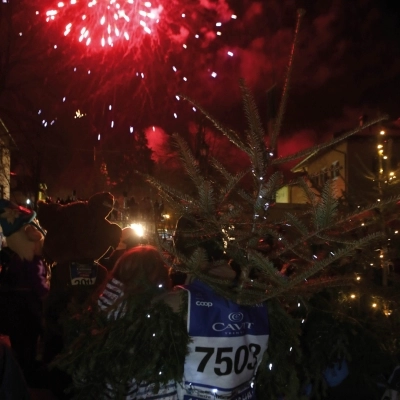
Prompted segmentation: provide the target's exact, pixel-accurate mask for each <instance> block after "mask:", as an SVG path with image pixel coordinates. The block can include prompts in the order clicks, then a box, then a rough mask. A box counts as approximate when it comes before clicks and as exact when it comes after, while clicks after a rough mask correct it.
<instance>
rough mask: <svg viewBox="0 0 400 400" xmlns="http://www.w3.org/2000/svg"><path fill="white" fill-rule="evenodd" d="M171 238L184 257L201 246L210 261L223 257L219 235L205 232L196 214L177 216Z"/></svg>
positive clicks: (202, 223)
mask: <svg viewBox="0 0 400 400" xmlns="http://www.w3.org/2000/svg"><path fill="white" fill-rule="evenodd" d="M173 240H174V247H175V249H176V250H177V251H178V252H179V253H181V254H182V255H184V256H185V257H190V256H191V255H192V254H193V252H194V251H195V250H196V248H198V247H201V248H202V249H204V250H205V251H206V253H207V258H208V261H210V262H211V261H218V260H221V259H222V258H224V252H223V243H222V238H221V235H220V234H218V233H217V234H215V233H214V234H213V233H209V232H207V231H206V228H205V226H204V222H203V221H202V219H201V218H200V217H198V216H193V217H187V216H183V217H181V218H179V220H178V222H177V224H176V228H175V233H174V238H173Z"/></svg>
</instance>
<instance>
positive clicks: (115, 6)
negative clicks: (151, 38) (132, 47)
mask: <svg viewBox="0 0 400 400" xmlns="http://www.w3.org/2000/svg"><path fill="white" fill-rule="evenodd" d="M162 11H163V7H162V6H161V5H160V4H158V5H154V3H151V2H149V1H138V0H135V1H134V0H125V1H117V0H90V1H89V2H82V1H79V0H70V1H69V2H65V3H64V2H58V3H57V6H56V8H54V9H52V10H48V11H47V12H46V21H48V22H50V21H54V20H56V19H57V20H58V21H59V22H63V23H65V25H64V28H63V29H64V35H65V36H67V35H73V36H75V38H76V39H77V40H78V41H79V42H82V43H85V44H86V45H87V46H89V45H93V44H95V45H101V46H102V47H105V46H114V44H115V43H116V42H118V41H122V40H128V41H129V40H132V39H133V40H138V39H139V38H141V37H142V36H143V35H148V34H151V33H153V30H154V29H155V25H156V24H157V23H158V22H159V18H160V14H161V13H162Z"/></svg>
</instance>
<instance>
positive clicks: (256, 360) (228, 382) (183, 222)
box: [163, 217, 269, 400]
mask: <svg viewBox="0 0 400 400" xmlns="http://www.w3.org/2000/svg"><path fill="white" fill-rule="evenodd" d="M202 231H203V228H202V222H201V219H200V218H198V217H195V218H193V219H192V218H187V217H182V218H181V219H180V220H179V221H178V223H177V227H176V231H175V235H174V246H175V249H176V250H177V251H178V252H179V253H180V254H182V255H183V256H184V257H186V258H188V257H190V256H191V255H192V253H193V252H194V251H195V250H196V248H198V247H201V248H202V249H203V250H205V252H206V254H207V257H208V262H210V263H211V262H213V261H218V260H219V261H222V260H224V258H225V255H224V251H223V246H222V244H221V243H220V238H219V237H214V238H210V236H209V235H206V234H205V233H203V234H202ZM225 261H226V262H220V263H218V267H214V268H211V270H210V272H209V273H210V274H211V275H214V276H216V277H219V278H222V279H224V280H227V281H231V282H232V285H234V283H235V281H236V280H237V274H238V273H240V270H238V269H236V272H235V270H234V269H233V268H232V267H231V266H230V265H229V262H228V260H225ZM184 293H188V294H189V296H186V295H184ZM186 299H187V300H186ZM163 300H164V301H165V302H166V303H167V304H168V305H170V306H171V307H172V308H173V310H174V311H175V312H179V310H180V309H181V308H182V306H183V307H186V309H187V329H188V333H189V336H190V338H191V342H190V344H189V352H188V355H187V356H186V360H185V365H184V374H183V376H182V381H181V382H177V391H178V398H179V399H186V398H190V397H191V396H193V397H194V398H197V397H201V398H203V397H204V398H210V399H212V398H223V399H226V400H230V399H237V398H242V399H249V400H252V399H255V387H254V386H255V385H254V379H255V376H256V372H257V369H258V366H259V364H260V363H261V360H262V358H263V354H264V353H265V351H266V349H267V345H268V338H269V321H268V313H267V308H266V305H265V304H256V305H254V306H243V305H240V304H237V303H235V302H234V301H232V300H230V299H227V298H224V297H222V296H220V295H219V294H218V293H216V292H215V290H213V289H212V288H211V286H209V285H207V284H206V283H205V282H203V281H201V280H199V279H195V278H193V277H191V276H190V275H189V276H188V278H187V281H186V284H185V285H183V286H180V287H179V286H177V287H176V288H175V290H174V291H171V292H169V293H167V294H165V295H164V298H163ZM216 396H218V397H216Z"/></svg>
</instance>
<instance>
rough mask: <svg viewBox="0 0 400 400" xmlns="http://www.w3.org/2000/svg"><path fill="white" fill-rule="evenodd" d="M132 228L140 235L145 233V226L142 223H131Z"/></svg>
mask: <svg viewBox="0 0 400 400" xmlns="http://www.w3.org/2000/svg"><path fill="white" fill-rule="evenodd" d="M131 228H132V229H133V230H134V231H135V233H136V234H137V235H138V236H140V237H142V236H143V235H144V227H143V225H142V224H131Z"/></svg>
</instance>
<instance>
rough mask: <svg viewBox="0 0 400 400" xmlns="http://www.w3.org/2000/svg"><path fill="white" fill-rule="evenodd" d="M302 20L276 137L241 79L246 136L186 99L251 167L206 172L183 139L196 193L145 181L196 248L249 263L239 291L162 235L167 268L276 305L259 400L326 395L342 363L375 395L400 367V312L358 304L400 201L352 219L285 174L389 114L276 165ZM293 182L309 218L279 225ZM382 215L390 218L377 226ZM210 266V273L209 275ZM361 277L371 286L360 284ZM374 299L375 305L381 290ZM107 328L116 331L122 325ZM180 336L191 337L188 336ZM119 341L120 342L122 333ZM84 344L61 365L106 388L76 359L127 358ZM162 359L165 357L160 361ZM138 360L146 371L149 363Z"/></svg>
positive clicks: (289, 217) (360, 211) (213, 167)
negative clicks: (275, 209) (209, 247)
mask: <svg viewBox="0 0 400 400" xmlns="http://www.w3.org/2000/svg"><path fill="white" fill-rule="evenodd" d="M302 15H303V12H302V11H300V12H299V14H298V23H297V27H296V31H295V39H294V42H293V48H292V52H291V55H290V61H289V68H288V74H287V79H286V81H285V84H284V87H283V92H282V96H281V101H280V105H279V108H278V110H277V114H276V118H275V121H274V123H273V124H272V126H271V129H268V135H267V131H266V130H265V129H264V127H263V124H262V122H261V121H262V120H261V117H260V114H259V112H258V109H257V105H256V102H255V99H254V98H253V96H252V93H251V92H250V90H249V89H248V87H247V86H246V84H245V82H243V81H242V82H241V83H240V87H241V91H242V96H243V107H244V114H245V117H246V119H247V125H248V126H247V129H246V130H245V131H244V132H241V131H237V130H235V129H234V128H228V127H226V126H224V125H223V124H222V123H220V122H219V121H218V120H217V119H215V118H214V117H213V116H212V115H211V114H210V113H208V112H207V111H206V110H204V109H203V108H202V107H201V105H199V104H197V103H196V102H195V101H193V100H191V99H189V98H187V97H185V96H182V97H183V98H185V99H186V100H187V101H188V102H190V103H191V104H193V105H194V106H195V107H196V108H197V109H198V110H200V111H201V112H202V113H203V114H204V116H205V117H206V119H207V120H208V121H209V122H210V123H212V124H213V126H214V127H215V128H216V130H218V131H219V132H220V133H222V134H223V135H224V136H226V137H227V138H228V139H229V140H230V142H231V143H232V144H233V145H235V146H236V147H237V148H238V149H239V150H240V151H241V152H243V154H244V155H245V156H246V157H247V158H248V165H249V166H248V168H246V169H245V170H242V171H240V172H238V173H231V172H230V171H229V169H228V168H227V167H225V166H224V165H223V164H222V162H220V161H219V160H217V159H214V158H212V157H211V156H209V165H208V168H207V171H206V173H205V171H204V170H203V169H202V168H200V165H199V162H198V160H197V159H196V156H195V155H194V154H193V152H192V151H191V149H190V146H189V144H188V143H187V142H186V141H185V140H184V139H182V137H180V136H179V135H176V134H175V135H173V140H174V141H175V144H176V146H177V149H178V151H179V154H180V159H181V162H182V164H183V166H184V169H185V172H186V173H187V175H188V176H189V177H190V179H191V181H192V182H193V185H194V187H195V189H196V191H195V193H193V192H190V194H189V193H187V192H184V191H181V190H178V189H176V188H174V187H172V186H170V185H168V184H166V183H165V182H161V181H160V180H158V179H157V178H156V177H154V176H151V175H143V174H142V173H139V174H140V175H141V176H145V177H146V179H147V181H148V182H149V183H150V184H151V185H153V187H155V188H156V189H157V190H158V193H159V194H160V196H162V198H163V200H164V202H165V203H167V204H168V205H169V206H170V207H172V209H173V210H175V212H176V213H177V214H178V215H179V216H184V217H186V218H187V219H188V220H190V221H191V222H192V223H193V225H194V226H195V228H194V229H191V230H190V232H188V233H189V234H190V235H191V236H192V238H193V242H194V243H195V244H196V243H197V244H201V243H202V242H204V241H207V243H210V242H212V243H213V246H215V248H216V249H219V250H221V251H223V252H224V253H225V254H226V256H227V258H229V259H230V260H231V262H232V265H236V266H240V270H241V274H240V278H239V279H238V281H237V282H236V283H235V284H234V285H232V282H230V281H227V280H224V279H221V278H216V277H214V276H212V275H211V274H209V273H208V272H209V270H210V269H211V268H213V267H214V266H215V265H213V264H214V263H212V262H211V263H210V262H207V261H208V260H207V258H206V254H205V251H204V250H203V249H202V248H201V247H198V248H197V249H196V251H195V252H194V253H193V255H192V256H190V257H185V256H184V255H183V254H180V253H178V252H177V250H176V249H173V248H172V249H171V248H170V247H169V246H167V245H165V244H164V243H162V242H161V241H160V240H159V239H158V237H155V239H154V240H155V241H156V242H157V243H158V246H159V247H160V248H161V249H162V250H163V252H164V253H168V254H169V255H170V257H166V261H168V262H169V260H173V259H179V260H180V261H181V262H180V263H179V264H174V263H172V262H171V263H170V264H171V267H173V268H175V269H177V270H179V271H181V272H184V273H189V274H191V275H193V276H195V277H197V278H199V279H201V280H202V281H204V282H206V283H208V284H209V285H211V286H212V287H213V289H215V291H216V292H217V293H220V294H221V295H223V296H225V297H227V298H231V299H233V300H235V301H237V302H239V303H242V304H256V303H259V302H262V301H266V302H267V304H268V309H269V316H270V325H271V335H270V341H269V348H268V351H267V353H266V355H265V357H264V359H263V360H262V363H261V366H260V368H259V372H258V374H259V376H258V380H257V390H258V398H260V399H267V398H268V399H278V398H282V396H284V398H285V399H301V398H308V397H307V396H306V395H307V389H308V388H310V392H311V395H312V397H313V398H324V396H326V395H327V393H328V389H329V388H328V387H327V383H326V379H324V373H326V371H327V368H329V367H330V366H332V365H335V364H338V363H339V364H340V363H343V362H348V363H349V364H350V363H352V364H351V365H352V367H353V371H354V370H356V371H357V370H358V373H357V374H356V375H357V377H360V379H364V381H362V380H360V383H359V387H362V386H361V385H362V383H361V382H366V383H369V384H370V385H369V386H368V388H371V390H374V389H377V382H378V379H377V377H378V375H379V374H381V373H383V372H388V371H390V369H391V368H393V365H394V364H393V363H394V361H393V358H392V357H393V356H395V355H396V354H397V353H398V344H397V342H398V340H397V337H394V335H393V334H390V335H388V332H389V331H390V329H392V328H393V327H396V326H398V322H397V320H398V317H397V315H396V307H395V304H394V303H393V302H392V303H390V304H391V306H390V307H391V315H385V314H384V313H382V312H375V313H372V314H371V305H370V304H369V303H368V301H362V300H363V299H362V296H361V295H360V296H357V297H356V296H355V297H354V298H353V297H352V294H353V293H355V292H356V291H360V290H361V286H360V283H362V282H365V284H366V287H367V288H368V287H369V288H371V286H373V283H374V273H375V272H376V271H375V270H373V269H369V268H367V266H366V262H367V260H368V259H369V258H370V257H371V249H372V250H374V249H376V248H378V247H379V246H380V244H381V243H382V241H384V240H386V236H385V235H386V232H385V230H384V229H382V227H383V226H384V225H383V224H382V218H384V219H386V218H388V217H389V214H391V213H389V212H388V213H387V214H383V213H380V211H379V210H382V209H383V208H385V209H387V210H390V208H392V207H393V204H395V203H396V202H397V201H398V200H400V195H398V194H396V195H392V196H389V197H388V198H386V199H385V198H383V197H382V198H381V199H380V201H379V202H373V203H370V204H366V205H364V206H363V207H362V208H361V207H360V208H357V209H355V210H350V209H346V208H343V207H340V203H339V200H338V199H337V198H335V196H334V193H333V191H332V186H331V182H329V181H328V182H327V183H326V184H325V185H324V187H323V188H322V189H321V193H320V194H319V195H317V194H316V193H315V191H313V190H312V189H311V188H310V187H309V186H308V185H307V182H306V181H305V180H304V178H299V179H297V180H295V181H290V182H285V180H284V175H283V173H282V171H281V170H280V166H282V165H283V164H284V163H287V162H290V161H293V160H296V159H301V158H303V157H307V156H308V155H310V154H312V153H315V152H316V151H320V150H323V149H326V148H328V147H330V146H332V145H334V144H336V143H339V142H340V141H342V140H344V139H345V138H347V137H349V136H351V135H354V134H356V133H359V132H360V131H362V130H363V129H366V128H368V127H369V126H374V125H375V124H378V123H380V122H381V121H383V120H384V119H385V117H382V118H377V119H376V120H372V121H370V122H368V123H365V124H363V126H357V127H356V128H355V129H353V130H351V131H349V132H346V133H344V134H343V135H341V136H340V137H336V138H334V139H333V140H331V141H329V142H327V143H324V144H321V145H318V146H315V147H312V148H309V149H306V150H303V151H300V152H297V153H295V154H292V155H290V156H287V157H277V156H276V154H277V150H276V146H277V140H278V137H279V134H280V133H281V128H282V123H283V119H284V115H285V110H286V103H287V99H288V93H289V86H290V85H289V83H290V77H291V70H292V67H293V60H294V53H295V50H296V40H297V34H298V30H299V25H300V21H301V17H302ZM284 185H298V186H300V187H302V188H303V190H304V194H305V195H306V196H307V199H308V205H307V209H305V211H304V212H302V213H301V214H296V213H290V212H287V213H286V214H285V216H284V217H283V218H282V219H281V220H279V221H276V219H274V218H272V215H271V208H272V207H271V205H272V204H273V202H274V199H275V196H276V192H277V191H278V190H279V189H280V188H282V187H283V186H284ZM392 211H393V210H392ZM377 213H379V214H380V218H377ZM199 221H201V222H199ZM361 221H362V224H361V223H360V222H361ZM221 239H222V240H221ZM216 264H218V262H217V263H216ZM204 265H207V266H208V267H207V268H204ZM361 272H362V273H363V277H364V278H363V279H362V280H359V279H358V278H360V276H361ZM368 276H369V277H368ZM396 283H397V282H395V281H394V280H393V282H392V286H385V287H382V290H381V292H380V293H381V295H382V296H384V295H385V294H387V293H388V289H389V290H390V291H391V293H394V290H395V284H396ZM364 293H365V296H367V295H370V294H371V291H369V292H368V291H365V292H364ZM367 293H368V294H367ZM354 299H356V300H355V301H353V300H354ZM392 301H393V296H392ZM160 315H162V314H160ZM167 317H168V316H167ZM167 317H166V318H167ZM160 318H161V319H162V317H161V316H160ZM90 326H92V325H90ZM104 329H107V330H108V332H114V333H115V332H116V331H115V330H113V328H112V327H107V328H104ZM175 331H176V334H177V335H178V336H179V335H181V337H183V336H182V335H183V333H182V332H181V333H179V328H178V327H177V328H176V329H175ZM105 334H106V333H104V335H105ZM119 334H120V336H119V337H121V340H122V338H123V334H122V333H121V331H119ZM380 335H381V337H380ZM383 335H386V336H384V337H382V336H383ZM114 337H115V338H116V337H117V336H114ZM87 340H89V341H90V340H91V338H89V339H87ZM78 344H79V343H78ZM76 345H77V343H76V342H75V347H72V348H73V349H75V352H76V353H75V355H74V353H71V352H70V353H68V354H66V355H65V356H64V358H62V359H61V365H64V367H65V365H67V367H68V366H69V367H68V368H69V369H70V370H74V368H75V367H76V365H79V366H80V367H82V369H81V370H79V371H80V374H78V375H79V377H80V379H82V376H88V374H89V376H91V377H92V378H93V376H95V378H94V379H96V375H95V374H96V371H94V370H93V368H91V369H90V373H88V369H87V368H86V367H85V365H86V364H85V363H81V364H79V363H78V364H76V359H77V355H79V356H82V354H83V355H84V356H85V355H86V357H87V359H89V358H91V359H92V361H91V362H92V363H93V362H94V361H93V359H98V358H97V353H101V355H102V357H104V356H109V357H114V359H115V354H118V353H116V351H115V349H117V348H120V346H121V341H119V340H117V339H116V340H115V341H114V342H112V343H110V342H108V347H107V348H104V347H103V348H101V351H99V352H96V351H94V350H93V347H91V349H92V350H91V352H87V351H86V349H85V346H82V345H80V346H76ZM152 350H153V352H152V355H153V356H154V351H155V352H156V355H157V349H156V348H153V349H152ZM162 354H164V353H163V352H162V351H160V357H161V355H162ZM154 357H156V356H154ZM181 361H182V359H179V360H178V359H176V360H174V362H171V363H167V364H166V365H165V366H164V368H165V371H168V373H167V375H168V376H173V375H174V372H175V373H176V371H171V368H170V367H171V365H172V364H174V365H175V364H176V363H179V362H181ZM137 362H139V363H141V362H143V363H144V364H145V363H146V360H144V359H140V360H137ZM169 364H171V365H169ZM157 374H158V372H157V370H155V371H154V376H151V374H150V375H147V376H146V379H148V380H152V379H154V381H155V382H159V379H160V378H159V377H158V375H157ZM177 380H179V377H177ZM308 385H311V386H308ZM371 393H372V392H371ZM347 398H348V397H347ZM354 398H356V397H354Z"/></svg>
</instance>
